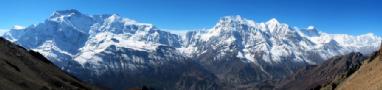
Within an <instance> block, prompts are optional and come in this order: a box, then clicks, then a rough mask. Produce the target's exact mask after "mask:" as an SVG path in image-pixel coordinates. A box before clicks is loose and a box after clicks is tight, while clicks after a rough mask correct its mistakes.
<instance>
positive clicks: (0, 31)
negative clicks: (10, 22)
mask: <svg viewBox="0 0 382 90" xmlns="http://www.w3.org/2000/svg"><path fill="white" fill-rule="evenodd" d="M8 31H9V29H0V36H3V34H4V33H5V32H8Z"/></svg>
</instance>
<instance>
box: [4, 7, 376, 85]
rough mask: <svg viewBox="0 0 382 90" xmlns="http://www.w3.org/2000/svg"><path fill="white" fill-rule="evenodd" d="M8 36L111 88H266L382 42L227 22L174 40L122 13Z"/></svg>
mask: <svg viewBox="0 0 382 90" xmlns="http://www.w3.org/2000/svg"><path fill="white" fill-rule="evenodd" d="M3 37H4V38H6V39H8V40H10V41H12V42H15V43H17V44H19V45H21V46H23V47H26V48H28V49H31V50H35V51H37V52H39V53H41V54H42V55H43V56H45V57H47V58H48V59H49V60H50V61H51V62H53V63H54V64H55V65H57V66H58V67H59V68H61V69H62V70H64V71H66V72H68V73H70V74H72V75H74V76H76V77H78V78H79V79H81V80H83V81H86V82H89V83H92V84H94V85H98V86H102V87H108V88H111V89H116V90H120V89H127V88H133V87H141V86H148V87H152V88H157V89H186V90H195V89H198V90H199V89H208V90H220V89H267V88H273V86H271V84H272V83H274V82H277V81H280V80H283V79H285V78H287V77H288V76H289V75H292V74H295V73H296V72H298V71H299V70H300V69H302V68H306V66H311V65H319V64H322V63H324V62H325V61H326V60H328V59H331V58H333V57H335V56H338V55H346V54H349V53H352V52H360V54H363V55H372V54H373V52H374V51H376V50H377V49H378V48H379V45H380V43H381V40H382V39H381V37H378V36H376V35H373V34H371V33H369V34H364V35H359V36H352V35H346V34H328V33H325V32H321V31H319V30H317V29H316V28H315V27H313V26H309V27H308V28H304V29H299V28H297V27H292V26H289V25H288V24H285V23H280V22H279V21H278V20H276V19H274V18H273V19H271V20H269V21H267V22H255V21H254V20H249V19H246V18H242V17H240V16H225V17H222V18H221V19H220V20H218V22H217V24H216V25H215V26H213V27H212V28H211V29H208V30H196V31H189V32H186V33H184V34H175V33H170V32H168V31H163V30H161V29H159V28H157V27H155V26H154V25H152V24H148V23H140V22H137V21H135V20H132V19H128V18H123V17H121V16H119V15H117V14H111V15H108V14H105V15H87V14H83V13H81V12H79V11H78V10H74V9H70V10H60V11H56V12H54V13H53V14H52V15H51V16H50V17H49V18H48V19H46V20H45V21H43V22H41V23H39V24H35V25H31V26H28V27H26V28H14V29H11V30H10V31H9V32H6V33H5V34H4V35H3Z"/></svg>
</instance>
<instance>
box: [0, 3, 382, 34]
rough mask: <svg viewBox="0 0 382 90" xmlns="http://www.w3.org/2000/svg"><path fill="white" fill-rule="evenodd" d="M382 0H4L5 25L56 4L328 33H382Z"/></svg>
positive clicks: (184, 26)
mask: <svg viewBox="0 0 382 90" xmlns="http://www.w3.org/2000/svg"><path fill="white" fill-rule="evenodd" d="M381 4H382V0H1V1H0V29H9V28H11V27H12V26H13V25H22V26H28V25H31V24H36V23H39V22H42V21H44V20H45V19H46V18H48V17H49V16H50V15H51V14H52V13H53V12H54V11H56V10H64V9H77V10H79V11H81V12H83V13H85V14H111V13H116V14H119V15H121V16H123V17H127V18H130V19H134V20H136V21H138V22H144V23H152V24H154V25H156V26H157V27H159V28H161V29H171V30H188V29H201V28H210V27H212V26H213V25H214V24H215V23H216V22H217V21H218V19H219V18H220V17H222V16H228V15H241V16H242V17H245V18H249V19H253V20H255V21H256V22H265V21H267V20H269V19H271V18H277V19H278V20H279V21H280V22H283V23H288V24H289V25H290V26H297V27H300V28H304V27H307V26H309V25H313V26H315V27H316V28H318V29H319V30H321V31H324V32H328V33H344V34H353V35H359V34H365V33H368V32H372V33H375V34H377V35H380V36H382V23H381V22H382V5H381Z"/></svg>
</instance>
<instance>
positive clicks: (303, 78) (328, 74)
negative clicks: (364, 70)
mask: <svg viewBox="0 0 382 90" xmlns="http://www.w3.org/2000/svg"><path fill="white" fill-rule="evenodd" d="M364 59H366V57H365V56H363V55H362V54H361V53H350V54H347V55H343V56H336V57H334V58H331V59H328V60H327V61H326V62H324V63H322V64H321V65H314V66H308V67H306V68H305V69H301V70H300V71H298V72H297V73H296V74H294V75H292V76H290V77H289V78H287V79H284V80H283V81H281V82H280V83H278V84H276V85H278V86H276V90H312V89H320V88H327V89H334V88H336V86H338V85H339V83H340V82H341V81H342V80H344V79H346V78H347V77H349V76H350V75H351V74H352V73H354V72H355V71H356V70H358V68H359V67H360V66H361V64H362V61H363V60H364Z"/></svg>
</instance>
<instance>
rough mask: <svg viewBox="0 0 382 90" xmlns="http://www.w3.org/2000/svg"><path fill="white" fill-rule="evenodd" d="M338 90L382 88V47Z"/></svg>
mask: <svg viewBox="0 0 382 90" xmlns="http://www.w3.org/2000/svg"><path fill="white" fill-rule="evenodd" d="M337 89H338V90H382V48H381V49H380V50H379V51H378V52H376V54H374V55H373V56H372V57H371V58H370V59H369V60H365V61H364V63H363V65H362V66H361V67H360V69H359V70H358V71H356V72H355V73H354V74H352V75H351V76H350V77H349V78H347V79H346V80H345V81H344V82H342V83H341V84H340V86H339V87H338V88H337Z"/></svg>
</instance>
